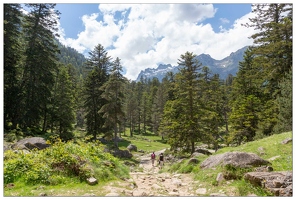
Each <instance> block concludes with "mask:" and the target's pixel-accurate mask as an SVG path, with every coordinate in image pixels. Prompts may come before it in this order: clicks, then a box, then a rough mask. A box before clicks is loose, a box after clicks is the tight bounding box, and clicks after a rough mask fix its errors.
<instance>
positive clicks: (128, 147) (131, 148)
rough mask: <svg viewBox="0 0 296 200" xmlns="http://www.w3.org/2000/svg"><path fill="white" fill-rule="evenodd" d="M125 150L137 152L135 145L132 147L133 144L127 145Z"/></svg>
mask: <svg viewBox="0 0 296 200" xmlns="http://www.w3.org/2000/svg"><path fill="white" fill-rule="evenodd" d="M127 149H128V150H129V151H137V149H138V148H137V146H136V145H134V144H129V145H128V146H127Z"/></svg>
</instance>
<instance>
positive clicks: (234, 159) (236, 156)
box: [200, 152, 270, 169]
mask: <svg viewBox="0 0 296 200" xmlns="http://www.w3.org/2000/svg"><path fill="white" fill-rule="evenodd" d="M268 164H270V163H269V162H268V161H267V160H264V159H262V158H260V157H259V156H258V155H256V154H254V153H246V152H227V153H224V154H218V155H214V156H210V157H209V158H208V159H206V160H204V161H203V162H202V163H201V164H200V168H201V169H209V168H214V167H216V166H218V165H222V166H225V165H231V166H234V167H253V166H254V167H256V166H261V165H268Z"/></svg>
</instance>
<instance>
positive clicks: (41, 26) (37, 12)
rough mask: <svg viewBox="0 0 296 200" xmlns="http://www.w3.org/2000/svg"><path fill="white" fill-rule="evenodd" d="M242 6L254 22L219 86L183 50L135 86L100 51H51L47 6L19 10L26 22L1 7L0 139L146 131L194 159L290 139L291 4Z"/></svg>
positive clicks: (56, 47) (52, 14) (52, 22)
mask: <svg viewBox="0 0 296 200" xmlns="http://www.w3.org/2000/svg"><path fill="white" fill-rule="evenodd" d="M252 6H253V12H254V14H255V17H254V18H251V19H249V23H247V24H243V25H244V26H246V27H252V28H255V29H256V30H257V33H256V34H254V35H251V36H250V37H251V38H252V39H253V40H254V45H253V46H251V47H249V48H248V50H247V51H246V53H245V55H244V60H243V61H242V62H240V64H239V71H238V73H237V74H236V76H232V75H229V76H228V77H227V79H226V80H222V79H220V78H219V75H218V74H213V73H211V71H210V70H209V68H208V67H207V66H203V65H202V63H200V62H199V61H198V60H196V55H195V54H194V53H193V52H184V54H182V55H180V58H179V59H178V64H179V65H180V66H181V67H180V68H179V72H178V73H176V74H173V73H168V74H167V75H166V77H165V78H164V79H163V80H162V81H159V80H158V79H156V78H155V79H152V80H150V79H149V80H145V79H141V80H140V81H139V82H135V81H130V80H127V79H126V78H125V77H124V76H123V75H122V71H123V70H122V68H123V66H122V65H121V60H120V58H112V57H110V56H109V55H108V52H107V51H106V50H105V48H104V47H103V46H102V45H101V44H97V45H96V46H95V48H94V49H93V50H92V51H91V52H89V57H88V58H84V57H83V56H82V55H80V54H78V53H77V52H76V51H75V50H74V49H72V48H69V47H65V46H63V45H61V44H60V43H59V42H58V40H57V38H58V37H59V36H58V35H57V34H55V33H56V24H57V21H56V16H59V14H60V13H59V11H58V10H55V4H26V7H27V8H29V10H30V11H29V13H28V14H26V15H25V14H23V13H22V12H21V9H22V7H21V5H20V4H4V137H6V136H7V135H9V134H16V135H22V136H23V137H26V136H34V135H39V136H44V137H49V136H57V137H59V138H60V139H62V141H68V140H71V139H73V138H74V137H75V134H74V130H75V129H79V130H81V129H83V130H84V129H85V131H86V137H89V138H91V140H98V139H99V138H102V137H103V138H105V139H110V140H111V139H114V138H117V137H119V136H120V134H122V133H126V132H127V134H130V135H131V136H133V134H146V133H147V132H152V133H154V134H157V135H161V136H162V137H163V138H165V139H166V140H167V142H168V143H169V144H170V146H171V147H172V149H178V150H183V151H186V152H194V149H195V145H196V144H197V143H205V144H209V145H211V146H213V147H214V148H216V149H217V148H218V146H219V144H220V143H224V144H228V145H230V144H234V145H240V144H241V143H244V142H248V141H253V140H256V139H259V138H263V137H265V136H269V135H272V134H276V133H281V132H283V131H291V130H292V24H293V22H292V16H293V15H292V13H293V12H292V4H254V5H252ZM116 141H117V140H116V139H115V140H114V146H115V147H116V146H117V142H116Z"/></svg>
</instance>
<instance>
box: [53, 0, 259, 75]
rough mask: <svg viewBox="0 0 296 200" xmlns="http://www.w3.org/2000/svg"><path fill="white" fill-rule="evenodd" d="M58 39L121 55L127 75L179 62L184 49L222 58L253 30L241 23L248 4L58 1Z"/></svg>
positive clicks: (242, 43) (248, 12)
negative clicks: (99, 46) (96, 47)
mask: <svg viewBox="0 0 296 200" xmlns="http://www.w3.org/2000/svg"><path fill="white" fill-rule="evenodd" d="M56 10H59V11H60V12H61V15H60V20H59V34H60V36H61V37H60V38H59V40H60V41H61V43H63V44H64V45H66V46H70V47H72V48H74V49H76V50H77V51H78V52H80V53H82V54H84V55H85V56H88V53H89V52H90V51H92V50H93V49H94V47H95V46H96V45H98V44H101V45H103V46H104V48H105V49H106V50H107V52H108V55H110V56H111V57H112V58H114V59H115V58H116V57H118V58H120V59H121V64H122V66H123V68H124V73H125V76H126V77H127V78H128V79H130V80H135V79H136V78H137V76H138V74H139V73H140V71H141V70H144V69H146V68H157V67H158V65H159V64H172V65H173V66H174V65H177V62H178V59H179V58H180V55H181V54H184V53H185V52H186V51H189V52H193V53H194V54H196V55H199V54H202V53H205V54H209V55H211V57H213V58H214V59H217V60H220V59H223V58H225V57H226V56H228V55H230V54H231V53H232V52H235V51H236V50H238V49H240V48H242V47H244V46H246V45H251V44H252V40H251V39H250V38H249V37H250V36H251V35H252V34H253V33H254V30H252V29H250V28H246V27H243V26H241V24H245V23H247V22H249V20H248V18H250V17H251V16H252V13H251V10H252V9H251V4H247V3H241V4H235V3H222V4H221V3H220V4H199V3H194V4H193V3H179V4H168V3H161V4H153V3H149V4H139V3H137V4H133V3H125V4H123V3H122V4H121V3H111V4H94V3H76V4H75V3H57V5H56Z"/></svg>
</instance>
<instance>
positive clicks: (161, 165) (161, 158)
mask: <svg viewBox="0 0 296 200" xmlns="http://www.w3.org/2000/svg"><path fill="white" fill-rule="evenodd" d="M163 162H164V156H163V153H161V154H160V155H159V168H160V169H161V168H162V167H163V164H164V163H163Z"/></svg>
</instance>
